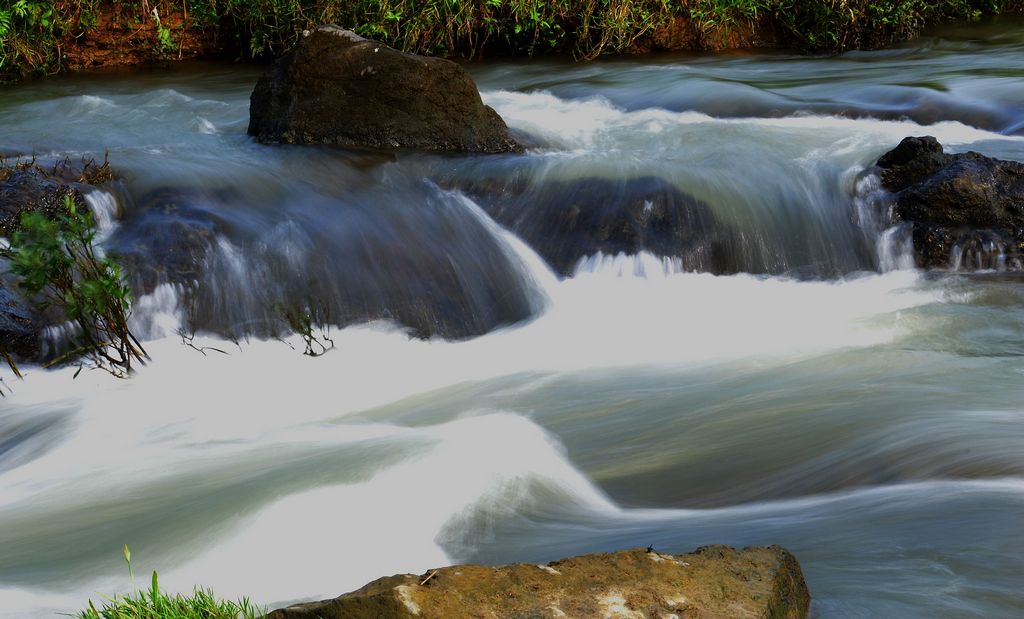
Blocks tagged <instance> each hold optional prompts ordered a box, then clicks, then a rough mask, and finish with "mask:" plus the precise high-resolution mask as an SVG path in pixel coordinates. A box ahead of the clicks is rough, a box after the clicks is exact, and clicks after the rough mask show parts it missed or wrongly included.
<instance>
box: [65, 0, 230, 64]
mask: <svg viewBox="0 0 1024 619" xmlns="http://www.w3.org/2000/svg"><path fill="white" fill-rule="evenodd" d="M147 4H148V3H147ZM102 7H103V8H102V10H101V12H100V13H99V14H98V15H97V18H96V26H95V27H94V28H92V29H91V30H90V31H89V32H88V33H85V34H82V35H80V36H79V37H77V38H69V40H68V41H67V43H66V45H65V47H64V49H62V50H61V51H62V53H63V54H64V58H65V66H66V67H67V68H68V70H70V71H81V70H85V69H92V68H97V67H113V66H126V65H145V64H160V63H166V62H171V61H178V60H189V59H194V58H199V57H209V56H222V55H226V54H229V53H232V50H233V48H232V46H230V45H227V44H226V43H228V40H227V39H228V38H227V37H224V36H221V33H220V32H219V29H218V28H205V29H201V28H198V27H196V26H195V25H194V24H193V21H192V20H191V19H190V18H187V17H186V15H185V14H184V13H183V11H182V7H181V6H178V7H174V8H172V7H170V6H169V5H166V4H165V5H162V6H159V7H157V10H158V14H159V17H160V22H159V23H160V24H162V25H163V26H165V27H167V28H169V29H170V32H171V38H172V40H173V42H174V49H161V46H160V39H159V36H158V22H157V20H156V18H155V17H154V16H153V14H152V13H148V12H144V10H143V9H141V8H140V9H135V10H133V11H126V10H119V9H118V8H117V7H116V6H112V5H111V4H107V3H103V4H102ZM165 11H166V12H165Z"/></svg>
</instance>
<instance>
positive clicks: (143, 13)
mask: <svg viewBox="0 0 1024 619" xmlns="http://www.w3.org/2000/svg"><path fill="white" fill-rule="evenodd" d="M0 6H3V7H4V8H0V80H2V79H4V78H5V77H6V78H8V79H11V78H17V77H22V76H25V75H31V74H44V73H51V72H55V71H58V70H61V69H62V68H64V62H65V61H64V52H65V50H66V49H68V48H69V46H72V45H74V44H75V43H76V42H77V41H81V40H83V38H85V39H87V38H88V36H89V34H90V32H93V31H94V29H95V28H97V26H98V24H100V23H102V22H103V20H101V19H100V16H101V15H106V16H108V19H107V22H108V23H109V22H111V21H112V20H111V19H109V17H110V16H111V15H112V16H114V17H115V18H116V19H113V22H116V23H118V24H121V25H126V26H127V27H129V29H131V30H133V31H135V32H141V33H144V34H145V35H146V36H145V37H142V38H139V39H137V40H136V42H135V43H133V45H136V46H144V45H148V46H150V48H151V51H152V57H153V59H154V60H160V59H163V58H166V57H167V55H168V54H169V52H171V51H174V50H175V48H176V46H177V41H176V38H175V37H176V36H178V34H179V33H180V32H182V31H183V30H185V29H187V30H189V31H191V32H198V33H207V34H208V35H209V36H210V37H213V36H218V37H221V38H222V40H223V38H224V37H227V38H228V39H230V41H231V43H232V44H233V45H234V47H235V49H236V51H237V53H238V54H239V55H241V56H244V57H248V58H273V57H275V56H277V55H280V54H281V53H283V52H284V51H285V50H287V49H288V48H289V47H291V45H292V44H293V43H294V42H295V40H296V39H297V38H298V36H300V34H301V33H302V31H303V30H305V29H308V28H310V27H313V26H316V25H318V24H323V23H337V24H341V25H343V26H345V27H348V28H351V29H353V30H355V31H356V32H358V33H359V34H362V35H364V36H367V37H371V38H374V39H378V40H381V41H384V42H386V43H388V44H389V45H392V46H393V47H396V48H398V49H402V50H406V51H411V52H417V53H424V54H431V55H439V56H449V57H456V56H457V57H463V58H479V57H481V56H483V55H484V54H485V53H486V54H491V55H495V54H498V55H505V54H520V55H536V54H545V53H560V54H570V55H572V56H574V57H576V58H581V59H590V58H594V57H596V56H599V55H601V54H604V53H623V52H627V51H629V50H631V49H633V48H634V46H635V45H636V44H637V43H638V42H642V41H644V40H645V38H649V37H650V36H651V35H652V34H653V33H654V32H655V31H657V30H658V29H659V28H662V27H665V26H667V25H670V24H672V23H673V22H675V21H676V20H679V19H682V20H686V21H687V22H689V23H691V24H693V25H694V26H695V27H696V30H697V32H698V33H699V35H701V37H704V38H706V39H707V40H711V39H716V38H717V40H722V36H721V35H728V34H729V33H730V32H732V31H733V30H736V29H752V30H753V31H756V32H764V33H769V34H771V35H772V38H774V39H776V40H777V41H779V43H780V44H783V45H786V46H789V47H793V48H797V49H801V50H804V51H811V52H821V51H826V52H836V51H843V50H847V49H853V48H873V47H879V46H884V45H888V44H891V43H893V42H894V41H899V40H903V39H907V38H911V37H913V36H915V35H916V34H918V33H919V32H920V31H921V29H922V28H923V27H924V26H926V25H928V24H933V23H939V22H943V21H949V20H955V19H974V18H977V17H980V16H982V15H998V14H1001V13H1008V12H1020V11H1022V10H1024V0H937V1H930V0H890V1H883V0H552V1H548V2H545V1H542V0H173V1H170V0H13V1H12V0H7V2H6V3H4V4H3V5H0ZM153 9H156V10H157V14H158V15H161V16H163V17H164V20H165V22H167V21H168V18H169V17H174V23H175V24H176V26H175V27H174V28H171V27H169V26H168V25H166V23H161V22H159V21H158V20H156V19H154V16H153V14H152V11H153ZM177 24H180V25H177ZM711 35H714V36H711ZM146 37H148V38H146ZM697 44H698V45H700V44H701V42H700V41H698V43H697Z"/></svg>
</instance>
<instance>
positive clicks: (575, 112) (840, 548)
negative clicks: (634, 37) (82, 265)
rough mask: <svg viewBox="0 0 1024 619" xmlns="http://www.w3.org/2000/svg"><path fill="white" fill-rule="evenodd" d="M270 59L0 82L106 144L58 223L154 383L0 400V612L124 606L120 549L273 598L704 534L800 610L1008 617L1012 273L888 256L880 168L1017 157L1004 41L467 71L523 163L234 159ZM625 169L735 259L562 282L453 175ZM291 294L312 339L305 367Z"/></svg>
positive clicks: (517, 181)
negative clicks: (326, 321)
mask: <svg viewBox="0 0 1024 619" xmlns="http://www.w3.org/2000/svg"><path fill="white" fill-rule="evenodd" d="M260 70H261V69H260V68H258V67H242V66H235V65H226V64H195V65H188V66H182V67H175V68H173V69H169V70H164V69H161V70H150V71H145V70H136V71H134V72H130V73H110V74H107V73H100V74H89V75H81V76H65V77H59V78H53V79H46V80H42V81H36V82H30V83H26V84H23V85H20V86H17V87H9V88H5V89H4V90H3V91H2V92H0V127H3V130H2V131H0V152H3V153H6V154H8V155H10V154H33V153H34V154H36V155H37V156H39V157H40V158H41V159H46V158H47V157H51V158H52V157H54V156H61V157H63V156H64V155H67V154H70V155H71V156H72V157H79V156H93V157H96V156H98V157H99V158H100V159H102V157H103V153H104V152H105V151H107V152H109V157H110V162H111V165H112V166H113V167H114V168H115V169H116V170H117V171H118V172H119V173H120V174H121V175H122V177H123V178H122V180H121V181H119V182H118V183H116V184H115V186H114V187H112V188H111V190H110V191H109V192H108V191H96V192H94V193H92V194H90V196H89V198H88V199H89V203H90V206H91V207H92V208H93V209H94V211H95V212H96V214H97V218H98V221H99V223H100V225H101V227H102V238H103V246H104V248H106V250H108V251H110V252H114V253H117V254H118V255H121V256H125V257H126V259H125V261H126V265H127V266H128V267H129V272H130V275H131V276H132V277H133V278H134V279H133V285H135V286H136V287H137V289H138V290H139V291H140V298H139V299H138V301H137V303H136V307H135V314H134V316H133V324H134V326H135V328H136V330H137V331H138V332H139V333H141V334H142V335H143V336H144V338H145V343H146V346H147V349H148V350H149V352H150V354H151V355H152V359H153V360H152V362H151V363H150V364H149V365H147V366H146V367H145V368H143V369H141V371H139V372H138V373H137V375H136V376H134V377H133V378H131V379H129V380H117V379H114V378H112V377H110V376H108V375H106V374H105V373H103V372H100V371H89V370H86V371H83V372H82V373H81V374H80V375H79V376H78V377H77V378H75V379H73V375H74V373H75V370H76V369H77V368H76V367H71V368H65V369H58V370H51V371H45V370H42V369H40V368H36V367H30V368H27V372H26V373H27V376H26V378H25V379H24V380H21V381H17V380H14V379H13V378H12V377H11V376H10V375H9V374H4V375H3V378H4V381H5V383H4V386H5V387H6V389H5V390H9V391H11V393H9V394H8V397H6V398H4V399H0V617H5V618H6V617H11V618H13V617H18V618H23V617H52V616H56V613H60V612H73V611H75V610H77V609H81V608H83V607H84V606H85V602H86V600H87V599H88V598H90V597H91V598H92V599H94V600H99V599H101V597H102V596H103V595H110V594H113V593H114V592H117V591H122V592H123V591H126V590H130V587H131V585H130V583H129V580H128V574H127V569H126V566H125V565H124V561H123V559H122V557H121V550H122V547H123V546H124V544H128V545H129V546H130V547H131V549H132V555H133V567H134V571H135V574H136V575H137V576H138V577H139V579H140V581H142V582H143V583H145V582H148V574H149V571H150V570H153V569H158V570H159V571H160V575H161V582H162V583H163V584H164V586H165V587H166V588H170V589H175V590H179V591H190V590H191V588H192V587H193V585H195V584H201V585H203V586H208V587H211V588H213V589H214V590H215V591H216V592H217V594H218V595H221V596H225V597H237V596H241V595H249V596H251V597H252V598H253V599H254V600H255V601H257V602H259V603H261V604H270V605H273V606H279V605H283V604H286V603H290V602H294V601H299V600H307V599H314V598H324V597H333V596H336V595H338V594H340V593H342V592H345V591H349V590H352V589H355V588H358V587H359V586H361V585H363V584H365V583H366V582H368V581H370V580H372V579H375V578H377V577H379V576H383V575H388V574H392V573H399V572H415V573H422V572H424V571H425V570H427V569H428V568H431V567H437V566H440V565H444V564H451V563H457V562H485V563H505V562H512V561H529V562H546V561H550V560H554V559H558V558H561V557H564V556H568V555H573V554H580V553H587V552H596V551H608V550H617V549H622V548H627V547H636V546H647V545H653V546H654V547H655V548H656V549H658V550H659V551H665V552H687V551H690V550H692V549H694V548H695V547H697V546H700V545H705V544H712V543H723V544H730V545H736V546H744V545H767V544H780V545H783V546H785V547H787V548H789V549H790V550H792V551H793V552H794V553H795V554H796V555H797V557H798V558H799V560H800V562H801V564H802V566H803V568H804V570H805V574H806V577H807V581H808V584H809V587H810V590H811V593H812V596H813V606H812V610H813V613H814V614H815V616H820V617H968V616H976V617H1020V616H1024V596H1022V592H1021V591H1022V589H1021V585H1022V584H1024V277H1022V276H1021V275H1020V273H1019V272H1014V271H1013V270H1012V269H1011V270H1009V271H1000V270H998V269H996V270H992V271H983V272H970V273H968V272H963V271H958V270H955V269H950V270H948V271H940V272H930V273H926V272H923V271H917V270H914V269H913V268H912V266H913V262H912V259H911V257H910V254H909V251H910V250H909V247H908V246H907V243H906V241H905V239H904V240H901V239H900V238H899V237H900V235H899V230H896V229H889V228H888V225H887V214H886V213H885V212H884V207H883V206H879V204H880V200H879V199H878V196H877V194H878V189H877V184H878V183H877V178H875V177H874V176H872V174H871V165H872V163H873V162H874V161H875V160H876V159H877V158H878V157H879V156H880V155H881V154H882V153H884V152H886V151H887V150H889V149H891V148H892V147H894V146H895V145H896V144H897V143H898V142H899V141H900V140H901V139H902V138H903V137H906V136H910V135H933V136H935V137H937V138H938V139H939V141H940V142H942V144H943V145H944V146H945V147H946V149H947V150H948V151H950V152H962V151H966V150H978V151H981V152H983V153H985V154H987V155H990V156H996V157H1000V158H1004V159H1014V160H1018V161H1024V24H1022V23H1021V22H1003V23H994V24H987V25H980V26H974V27H970V28H962V29H948V30H945V31H943V32H940V33H938V34H937V35H936V36H933V37H928V38H923V39H920V40H918V41H916V42H914V43H913V44H910V45H907V46H904V47H900V48H897V49H892V50H885V51H876V52H858V53H850V54H846V55H843V56H840V57H831V58H811V57H799V56H789V55H784V54H766V53H758V54H733V55H720V56H678V55H671V56H654V57H647V58H641V59H621V60H608V61H600V62H594V63H588V64H570V63H562V62H551V61H543V60H541V61H529V62H519V61H500V62H499V61H495V62H491V63H486V64H482V65H473V66H470V70H471V71H472V72H473V74H474V77H475V78H476V80H477V82H478V85H479V87H480V89H481V92H482V95H483V98H484V100H485V102H487V103H488V104H490V105H492V106H493V107H495V109H497V110H498V112H499V113H500V114H501V115H502V116H503V117H504V118H505V120H506V121H507V122H508V124H509V125H510V127H512V128H513V129H514V130H515V131H517V132H520V133H521V134H524V135H528V136H530V138H531V139H532V140H533V143H534V144H535V147H533V148H531V149H530V150H529V151H528V152H527V153H526V154H523V155H502V156H434V155H424V154H415V153H404V154H398V155H395V156H392V155H382V154H376V153H360V152H350V151H341V150H332V149H323V148H313V147H271V146H263V145H259V144H257V143H255V142H254V141H253V140H252V139H251V138H249V137H248V136H247V135H246V126H247V122H248V104H249V94H250V92H251V90H252V87H253V85H254V83H255V81H256V78H257V77H258V75H259V73H260ZM339 113H341V112H340V111H339ZM636 179H642V180H643V182H644V183H656V184H658V186H660V187H662V188H663V189H664V188H665V187H668V188H669V190H670V191H671V190H677V191H678V192H680V194H685V195H686V196H690V197H692V198H693V199H694V200H696V201H699V202H700V203H701V204H703V205H705V207H706V209H707V211H708V212H707V213H706V215H707V217H708V218H709V219H707V220H706V221H709V222H711V223H707V225H706V226H705V228H704V233H705V234H711V235H718V238H721V239H724V241H723V243H722V244H721V245H720V247H724V248H726V249H725V250H720V251H719V252H718V254H717V255H715V256H710V255H709V254H707V253H700V252H696V253H692V254H687V255H674V256H666V255H658V254H657V253H656V252H650V251H644V252H639V253H636V254H633V255H626V254H612V253H609V254H606V253H597V254H594V255H588V256H581V257H580V258H579V260H577V261H575V262H574V263H572V264H570V265H569V266H568V267H567V268H563V269H561V271H558V270H556V269H553V268H552V267H550V266H549V265H548V264H546V262H545V260H544V259H543V258H541V257H540V255H538V252H537V251H535V248H532V247H531V246H530V245H529V243H527V242H525V241H524V240H523V238H522V237H521V235H517V234H516V233H515V231H513V230H511V229H509V228H506V227H502V226H500V225H498V224H497V223H496V222H495V221H494V220H492V219H491V218H490V217H489V216H488V214H487V211H486V209H485V208H483V206H482V205H481V203H480V202H479V201H478V200H477V198H476V197H474V196H478V195H482V194H480V192H479V191H477V193H473V192H472V191H469V190H468V189H466V188H467V187H475V188H476V189H477V190H480V188H481V187H483V188H484V189H485V190H486V188H490V190H491V191H493V192H496V193H497V194H499V195H505V194H508V193H509V192H519V193H518V194H517V195H520V196H526V198H525V201H524V202H522V203H523V204H526V205H527V207H528V206H529V204H530V203H532V201H534V199H535V198H536V200H537V201H539V200H542V199H543V198H544V197H545V192H547V191H548V189H545V188H552V187H554V188H556V189H557V190H558V191H562V190H564V189H565V187H567V186H572V183H574V182H575V183H577V186H579V187H582V188H583V190H586V188H587V187H590V188H597V190H596V191H591V193H592V194H593V195H595V196H597V198H596V200H597V201H598V202H600V199H601V197H602V196H604V195H609V196H610V195H612V194H615V193H616V192H629V191H632V190H633V189H634V188H635V187H636V183H635V181H636ZM552 191H554V189H552ZM503 192H504V193H503ZM524 208H526V207H524ZM540 216H541V215H538V217H540ZM723 251H724V253H723ZM197 260H198V262H196V261H197ZM959 263H960V260H958V257H957V256H951V265H953V266H956V265H957V264H959ZM197 264H198V268H196V265H197ZM153 265H163V266H160V267H159V268H157V267H154V266H153ZM168 265H170V266H168ZM175 265H177V266H175ZM190 265H191V266H190ZM189 269H191V270H189ZM556 273H557V274H556ZM300 297H301V298H309V299H315V300H316V303H317V304H319V305H320V306H321V308H322V310H323V312H324V313H325V314H327V313H329V315H330V319H331V321H332V322H335V323H337V324H338V325H340V326H338V327H336V328H334V329H333V330H332V331H331V333H330V337H331V338H332V339H333V342H334V349H333V350H331V351H329V352H328V353H327V354H324V355H323V356H321V357H317V358H311V357H307V356H304V355H303V354H302V342H301V340H300V339H299V338H297V337H295V336H288V334H287V327H286V326H285V325H283V324H282V320H281V318H280V311H279V306H280V303H282V302H286V301H287V300H288V299H294V298H300ZM182 330H183V332H184V333H185V334H186V335H189V334H191V333H192V332H195V337H194V339H192V340H191V343H192V344H193V345H192V346H187V345H185V344H184V343H183V338H182V336H181V335H179V331H182ZM424 334H427V335H433V337H426V338H424V337H418V336H420V335H424ZM203 347H210V348H207V349H206V350H204V351H200V350H199V349H202V348H203ZM214 348H216V349H219V351H218V350H214ZM220 351H223V352H220Z"/></svg>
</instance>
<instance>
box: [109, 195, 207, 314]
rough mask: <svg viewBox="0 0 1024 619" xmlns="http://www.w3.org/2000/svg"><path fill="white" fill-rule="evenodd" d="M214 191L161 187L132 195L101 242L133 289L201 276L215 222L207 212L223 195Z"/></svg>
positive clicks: (144, 290) (189, 282) (140, 291)
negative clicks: (123, 214) (127, 208)
mask: <svg viewBox="0 0 1024 619" xmlns="http://www.w3.org/2000/svg"><path fill="white" fill-rule="evenodd" d="M218 196H219V194H214V193H209V192H202V191H198V190H190V189H173V188H161V189H156V190H153V191H150V192H148V193H146V194H145V195H143V196H141V197H139V198H138V199H137V200H135V205H134V208H132V209H130V215H129V216H128V217H126V218H125V220H124V222H123V223H122V225H121V227H120V229H118V231H117V233H116V234H115V235H114V236H113V237H112V238H111V239H110V240H109V241H108V242H107V247H108V250H109V251H110V253H111V254H112V255H114V256H115V257H116V258H117V259H118V261H119V262H120V263H121V265H122V266H123V267H124V270H125V274H126V276H127V277H128V279H129V281H130V283H131V286H132V289H133V290H134V291H135V293H136V294H148V293H150V292H153V290H154V289H155V288H156V287H157V286H158V285H159V284H164V283H168V284H178V285H183V286H189V285H193V284H195V283H196V282H198V281H199V280H200V279H202V275H203V272H204V268H203V265H204V264H205V262H206V260H207V255H208V253H209V251H210V247H211V245H212V244H213V242H214V239H215V234H216V232H217V230H218V228H219V226H220V221H219V220H218V219H217V218H216V217H215V216H214V215H213V214H212V211H215V210H216V209H217V208H218V207H221V206H222V205H223V202H224V200H223V199H222V198H223V196H220V197H218Z"/></svg>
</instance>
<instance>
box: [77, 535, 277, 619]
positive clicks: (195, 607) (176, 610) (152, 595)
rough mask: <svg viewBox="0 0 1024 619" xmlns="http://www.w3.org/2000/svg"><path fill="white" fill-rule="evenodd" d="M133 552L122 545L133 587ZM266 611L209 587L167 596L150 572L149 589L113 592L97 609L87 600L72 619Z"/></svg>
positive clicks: (191, 617) (228, 616) (187, 618)
mask: <svg viewBox="0 0 1024 619" xmlns="http://www.w3.org/2000/svg"><path fill="white" fill-rule="evenodd" d="M131 558H132V553H131V550H130V549H129V548H128V546H127V545H125V547H124V559H125V561H126V562H127V563H128V574H129V576H130V578H131V581H132V588H133V589H134V588H135V575H134V574H133V573H132V560H131ZM265 614H266V610H265V609H261V608H259V607H258V606H256V605H255V604H253V603H252V602H250V601H249V598H242V599H241V600H239V601H238V602H232V601H230V600H219V599H217V597H216V596H214V594H213V592H212V591H210V590H208V589H201V588H199V587H196V588H195V589H194V590H193V592H192V595H181V594H177V595H169V594H168V593H167V592H165V591H162V590H161V589H160V582H159V577H158V576H157V573H156V572H153V577H152V579H151V580H150V586H149V589H148V590H143V591H138V590H136V591H134V592H133V593H132V594H131V595H115V596H114V597H112V598H108V599H107V601H106V602H104V603H103V604H102V606H101V607H100V608H97V607H96V604H95V603H94V602H93V601H92V600H90V601H89V607H88V608H86V609H85V610H83V611H80V612H79V613H78V614H76V615H74V618H75V619H256V618H257V617H262V616H264V615H265Z"/></svg>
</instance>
